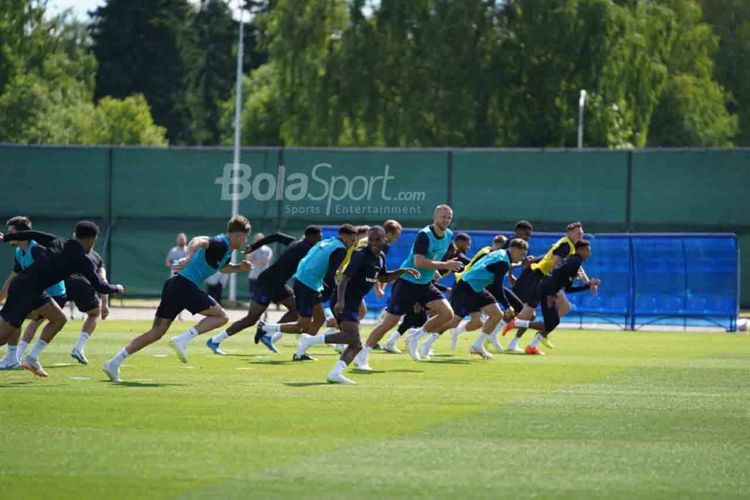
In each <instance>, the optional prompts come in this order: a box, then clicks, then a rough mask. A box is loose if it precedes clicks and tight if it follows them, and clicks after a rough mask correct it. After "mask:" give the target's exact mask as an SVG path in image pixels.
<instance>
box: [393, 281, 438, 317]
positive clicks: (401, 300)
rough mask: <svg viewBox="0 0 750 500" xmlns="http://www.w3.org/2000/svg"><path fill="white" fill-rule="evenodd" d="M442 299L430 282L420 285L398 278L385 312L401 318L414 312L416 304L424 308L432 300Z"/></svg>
mask: <svg viewBox="0 0 750 500" xmlns="http://www.w3.org/2000/svg"><path fill="white" fill-rule="evenodd" d="M444 299H445V296H444V295H443V294H442V293H440V290H438V289H437V287H436V286H435V285H434V283H432V282H430V283H427V284H425V285H422V284H418V283H412V282H411V281H406V280H404V279H401V278H399V279H397V280H396V283H395V284H394V285H393V291H392V292H391V298H390V300H389V301H388V306H387V307H386V308H385V310H386V311H388V312H389V313H391V314H395V315H396V316H403V315H405V314H409V313H412V312H414V304H416V303H417V302H418V303H420V304H422V305H423V306H426V305H427V304H428V303H430V302H432V301H434V300H444Z"/></svg>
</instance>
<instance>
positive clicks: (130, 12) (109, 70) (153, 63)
mask: <svg viewBox="0 0 750 500" xmlns="http://www.w3.org/2000/svg"><path fill="white" fill-rule="evenodd" d="M193 15H194V12H193V8H192V7H191V5H190V3H189V2H188V0H108V1H107V3H106V4H104V5H103V6H101V7H99V8H97V9H96V10H95V11H94V12H93V16H92V20H91V24H90V30H91V36H92V38H93V50H94V54H95V55H96V59H97V60H98V61H99V69H98V72H97V75H96V92H95V98H96V99H97V100H98V99H101V98H103V97H105V96H112V97H116V98H125V97H128V96H130V95H133V94H138V93H140V94H143V95H144V96H145V97H146V99H147V101H148V102H149V104H150V106H151V111H152V113H153V116H154V120H155V121H156V123H158V124H159V125H160V126H163V127H165V128H166V129H167V137H168V138H169V141H170V142H172V143H178V144H184V143H189V142H191V139H192V133H191V132H192V127H191V123H190V113H189V106H188V99H187V86H188V81H189V78H188V76H189V63H188V60H187V58H188V55H189V54H190V52H189V50H188V49H189V47H190V44H191V32H190V22H191V20H192V16H193Z"/></svg>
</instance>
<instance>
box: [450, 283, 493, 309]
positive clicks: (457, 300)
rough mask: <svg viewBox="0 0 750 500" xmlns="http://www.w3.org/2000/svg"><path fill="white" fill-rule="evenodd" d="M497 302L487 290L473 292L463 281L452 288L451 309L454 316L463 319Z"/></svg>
mask: <svg viewBox="0 0 750 500" xmlns="http://www.w3.org/2000/svg"><path fill="white" fill-rule="evenodd" d="M495 303H497V301H496V300H495V297H494V296H493V295H492V294H491V293H490V292H488V291H487V290H482V291H481V292H477V291H475V290H474V289H473V288H471V285H469V284H468V283H467V282H465V281H463V280H462V281H459V282H458V284H457V285H456V286H455V287H453V295H451V307H452V308H453V312H454V313H455V314H456V316H459V317H462V318H463V317H464V316H468V315H469V314H471V313H473V312H477V311H481V310H482V308H483V307H485V306H488V305H490V304H495Z"/></svg>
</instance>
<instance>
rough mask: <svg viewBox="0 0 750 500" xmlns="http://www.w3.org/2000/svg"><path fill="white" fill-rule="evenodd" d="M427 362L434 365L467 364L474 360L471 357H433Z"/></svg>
mask: <svg viewBox="0 0 750 500" xmlns="http://www.w3.org/2000/svg"><path fill="white" fill-rule="evenodd" d="M427 362H428V363H432V364H436V365H468V364H470V363H473V362H474V361H473V360H471V359H435V358H434V357H433V358H432V359H430V360H429V361H427Z"/></svg>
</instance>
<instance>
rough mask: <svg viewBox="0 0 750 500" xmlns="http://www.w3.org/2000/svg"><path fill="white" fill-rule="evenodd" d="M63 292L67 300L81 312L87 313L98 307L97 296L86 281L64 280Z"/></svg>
mask: <svg viewBox="0 0 750 500" xmlns="http://www.w3.org/2000/svg"><path fill="white" fill-rule="evenodd" d="M65 290H66V292H67V294H68V300H70V301H72V302H73V303H75V305H76V307H77V308H78V310H79V311H81V312H89V311H91V310H92V309H96V308H97V307H99V305H100V303H99V296H98V295H97V294H96V290H94V287H93V286H91V285H90V284H89V282H88V281H84V280H80V279H75V278H70V279H66V280H65Z"/></svg>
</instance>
